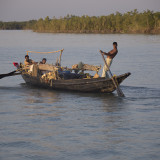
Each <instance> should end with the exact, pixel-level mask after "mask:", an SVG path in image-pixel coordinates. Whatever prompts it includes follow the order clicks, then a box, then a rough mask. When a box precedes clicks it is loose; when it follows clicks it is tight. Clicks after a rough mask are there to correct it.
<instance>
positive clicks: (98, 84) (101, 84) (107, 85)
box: [22, 73, 130, 93]
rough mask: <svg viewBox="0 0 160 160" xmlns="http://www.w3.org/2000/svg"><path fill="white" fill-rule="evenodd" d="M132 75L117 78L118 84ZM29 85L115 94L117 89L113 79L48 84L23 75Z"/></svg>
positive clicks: (77, 80)
mask: <svg viewBox="0 0 160 160" xmlns="http://www.w3.org/2000/svg"><path fill="white" fill-rule="evenodd" d="M129 75H130V73H126V74H123V75H120V76H117V81H118V84H120V83H121V82H122V81H123V80H124V79H126V78H127V77H128V76H129ZM22 77H23V79H24V80H25V81H26V83H27V84H30V85H34V86H40V87H45V88H52V89H60V90H72V91H81V92H107V93H110V92H113V91H114V90H115V89H116V88H115V86H114V84H113V82H112V80H111V79H107V80H106V79H105V78H93V79H69V80H51V81H48V82H45V81H41V80H40V79H38V78H36V77H32V76H30V75H27V74H22Z"/></svg>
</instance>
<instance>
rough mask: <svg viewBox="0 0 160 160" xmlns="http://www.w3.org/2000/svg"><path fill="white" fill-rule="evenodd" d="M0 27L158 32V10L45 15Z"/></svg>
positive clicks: (77, 30)
mask: <svg viewBox="0 0 160 160" xmlns="http://www.w3.org/2000/svg"><path fill="white" fill-rule="evenodd" d="M0 29H4V30H5V29H17V30H18V29H31V30H33V31H34V32H50V33H154V34H160V12H153V11H150V10H147V11H144V12H138V10H137V9H135V10H133V11H130V12H126V13H123V14H122V13H119V12H116V13H115V14H110V15H106V16H98V17H96V16H92V17H90V16H87V15H84V16H75V15H67V16H66V17H63V18H56V17H53V18H52V19H51V18H49V17H48V16H47V17H46V18H45V19H42V18H40V19H39V20H30V21H26V22H0Z"/></svg>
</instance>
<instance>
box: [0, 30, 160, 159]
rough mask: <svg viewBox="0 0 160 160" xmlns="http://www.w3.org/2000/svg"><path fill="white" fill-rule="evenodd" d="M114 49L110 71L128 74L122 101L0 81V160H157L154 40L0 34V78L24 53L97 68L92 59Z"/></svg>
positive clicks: (159, 127)
mask: <svg viewBox="0 0 160 160" xmlns="http://www.w3.org/2000/svg"><path fill="white" fill-rule="evenodd" d="M113 41H117V42H118V44H119V46H118V49H119V53H118V55H117V56H116V58H115V59H114V62H113V63H112V67H111V71H112V72H113V73H114V74H116V75H119V74H123V73H125V72H131V73H132V75H131V76H130V77H129V78H127V79H126V80H125V81H124V82H123V83H122V85H121V89H122V90H123V92H124V93H125V95H126V97H125V98H119V97H118V96H117V94H116V92H115V93H113V94H93V93H75V92H62V91H52V90H46V89H39V88H34V87H30V86H26V85H25V83H24V81H23V79H22V78H21V76H15V77H7V78H4V79H1V80H0V160H22V159H23V160H95V159H96V160H97V159H100V160H106V159H107V160H115V159H118V160H125V159H127V160H137V159H138V160H151V159H152V160H159V158H160V71H159V70H160V35H128V34H48V33H34V32H32V31H0V74H2V73H8V72H10V71H12V70H15V68H14V66H13V65H12V62H20V61H21V62H23V60H24V55H25V54H26V51H27V50H34V51H53V50H58V49H62V48H64V52H63V57H62V65H63V66H71V65H72V64H76V63H78V62H80V61H82V62H84V63H88V64H95V65H103V60H102V57H101V55H100V54H99V52H98V51H99V49H102V50H104V51H108V50H110V49H112V42H113ZM30 57H31V58H32V59H33V60H37V61H40V60H41V58H43V57H46V58H47V59H48V63H54V62H55V61H56V55H54V54H48V55H41V54H36V53H35V54H34V53H31V54H30ZM100 74H101V73H100Z"/></svg>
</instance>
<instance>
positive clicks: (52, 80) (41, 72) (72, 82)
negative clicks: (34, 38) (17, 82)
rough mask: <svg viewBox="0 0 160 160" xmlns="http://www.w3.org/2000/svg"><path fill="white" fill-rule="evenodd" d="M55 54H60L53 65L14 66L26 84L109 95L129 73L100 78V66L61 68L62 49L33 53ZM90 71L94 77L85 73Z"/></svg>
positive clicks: (77, 65)
mask: <svg viewBox="0 0 160 160" xmlns="http://www.w3.org/2000/svg"><path fill="white" fill-rule="evenodd" d="M29 52H30V53H32V52H33V51H27V54H28V53H29ZM55 52H60V56H59V58H58V59H57V62H56V64H55V65H53V64H52V65H51V64H39V63H37V64H33V65H30V66H24V65H23V64H22V63H21V64H20V65H16V66H17V68H18V70H19V71H20V74H21V76H22V78H23V79H24V81H25V82H26V84H28V85H32V86H37V87H43V88H50V89H53V90H69V91H78V92H95V93H97V92H102V93H111V92H113V91H115V90H116V89H117V87H118V86H119V85H120V84H121V83H122V82H123V80H125V79H126V78H127V77H128V76H129V75H130V73H125V74H122V75H119V76H115V75H114V76H112V77H111V78H109V79H106V78H102V77H100V76H99V75H98V72H99V70H100V69H101V66H94V65H89V64H83V63H82V62H81V63H79V64H75V65H73V66H72V68H68V67H62V66H61V56H62V52H63V49H62V50H58V51H54V52H34V53H44V54H45V53H55ZM90 71H95V72H96V73H95V75H94V76H92V75H90V74H89V73H86V72H90ZM115 83H116V84H115Z"/></svg>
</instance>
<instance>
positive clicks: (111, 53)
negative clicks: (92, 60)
mask: <svg viewBox="0 0 160 160" xmlns="http://www.w3.org/2000/svg"><path fill="white" fill-rule="evenodd" d="M100 52H101V53H103V54H104V55H106V56H115V55H116V54H117V51H115V50H111V51H109V52H108V53H106V52H103V51H102V50H100Z"/></svg>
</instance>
